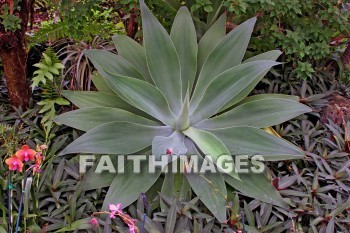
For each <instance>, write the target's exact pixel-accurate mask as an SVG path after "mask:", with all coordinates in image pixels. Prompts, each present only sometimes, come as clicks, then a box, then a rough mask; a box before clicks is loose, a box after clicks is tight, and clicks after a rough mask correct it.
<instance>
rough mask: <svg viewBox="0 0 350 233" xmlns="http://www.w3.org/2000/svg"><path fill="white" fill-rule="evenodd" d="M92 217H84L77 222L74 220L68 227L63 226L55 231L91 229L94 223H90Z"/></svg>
mask: <svg viewBox="0 0 350 233" xmlns="http://www.w3.org/2000/svg"><path fill="white" fill-rule="evenodd" d="M90 220H91V218H90V217H89V218H84V219H79V220H77V221H75V222H72V223H71V224H69V225H68V226H66V227H63V228H61V229H60V230H58V231H55V232H67V231H75V230H86V229H91V228H92V225H91V224H90V223H89V221H90Z"/></svg>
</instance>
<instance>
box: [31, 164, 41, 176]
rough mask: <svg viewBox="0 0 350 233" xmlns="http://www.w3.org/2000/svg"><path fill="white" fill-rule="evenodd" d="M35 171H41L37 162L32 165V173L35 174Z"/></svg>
mask: <svg viewBox="0 0 350 233" xmlns="http://www.w3.org/2000/svg"><path fill="white" fill-rule="evenodd" d="M36 172H38V173H41V172H42V170H41V169H40V165H39V164H37V163H36V164H34V167H33V174H35V173H36Z"/></svg>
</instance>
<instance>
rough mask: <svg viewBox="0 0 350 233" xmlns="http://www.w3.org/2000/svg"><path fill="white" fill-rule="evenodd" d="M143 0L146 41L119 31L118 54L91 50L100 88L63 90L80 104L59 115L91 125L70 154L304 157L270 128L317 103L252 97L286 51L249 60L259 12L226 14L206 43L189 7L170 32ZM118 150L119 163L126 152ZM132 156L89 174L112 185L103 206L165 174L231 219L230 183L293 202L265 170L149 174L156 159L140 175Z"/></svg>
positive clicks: (92, 181) (97, 184)
mask: <svg viewBox="0 0 350 233" xmlns="http://www.w3.org/2000/svg"><path fill="white" fill-rule="evenodd" d="M140 4H141V14H142V25H143V36H144V41H143V44H144V46H141V45H140V44H138V43H137V42H135V41H133V40H132V39H130V38H128V37H126V36H121V35H118V36H115V37H114V42H115V45H116V47H117V50H118V55H116V54H113V53H110V52H107V51H103V50H90V51H87V52H86V55H87V56H88V57H89V58H90V60H91V61H92V63H93V64H94V66H95V67H96V69H97V70H98V72H99V74H100V76H96V77H95V78H94V82H95V84H96V86H97V88H98V89H99V92H78V91H66V92H64V93H63V95H64V96H65V97H66V98H68V99H69V100H70V101H71V102H73V103H74V104H75V105H76V106H78V107H79V108H80V109H79V110H75V111H72V112H68V113H65V114H62V115H60V116H58V117H57V118H56V122H59V123H62V124H65V125H68V126H71V127H74V128H77V129H80V130H83V131H86V133H85V134H84V135H82V136H81V137H79V138H78V139H76V140H75V141H74V142H72V143H71V144H70V145H69V146H68V147H66V148H65V149H64V150H63V151H62V152H61V155H65V154H71V153H92V154H111V155H125V154H131V155H132V154H137V153H138V154H140V153H144V151H149V150H151V152H152V154H153V155H155V157H156V158H158V157H159V156H161V155H164V154H166V151H167V149H169V148H171V149H172V154H175V155H183V154H200V155H204V154H209V155H211V156H212V159H213V162H214V163H216V161H217V158H218V157H220V156H221V155H224V154H225V155H232V157H234V156H236V155H248V156H252V155H256V154H259V155H262V156H263V157H264V159H265V160H266V161H276V160H290V159H298V158H302V157H303V155H304V151H303V150H301V149H300V148H298V147H296V146H294V145H293V144H291V143H289V142H287V141H285V140H283V139H281V138H278V137H275V136H273V135H270V134H268V133H266V132H265V131H264V130H261V128H265V127H270V126H272V125H275V124H279V123H281V122H284V121H286V120H289V119H291V118H294V117H296V116H298V115H300V114H303V113H306V112H310V111H311V109H310V108H309V107H307V106H305V105H303V104H301V103H299V101H298V97H296V96H287V95H271V94H264V95H256V96H251V97H247V96H248V94H249V93H250V92H251V91H252V90H253V89H254V87H255V86H256V85H257V83H258V82H259V81H260V80H261V79H262V78H263V77H264V75H265V74H266V73H267V72H268V71H269V69H270V68H271V67H273V66H276V65H278V64H279V63H277V62H275V60H276V59H277V58H278V57H279V55H280V51H270V52H267V53H263V54H260V55H257V56H255V57H252V58H249V59H247V60H244V61H243V57H244V55H245V51H246V48H247V46H248V43H249V39H250V36H251V33H252V30H253V27H254V24H255V21H256V18H252V19H250V20H248V21H246V22H244V23H243V24H241V25H240V26H238V27H237V28H235V29H234V30H233V31H231V32H230V33H229V34H227V35H226V32H225V21H226V18H225V17H226V16H225V15H222V16H221V17H220V18H219V19H218V20H217V21H216V22H215V23H214V24H213V25H212V27H211V28H210V29H209V30H208V31H207V32H206V34H205V35H204V36H203V37H202V38H201V40H200V41H199V43H198V42H197V37H196V31H195V27H194V24H193V20H192V18H191V15H190V13H189V11H188V9H187V8H186V7H182V8H180V10H179V11H178V13H177V15H176V18H175V20H174V24H173V26H172V29H171V32H170V35H169V34H168V33H167V31H166V30H165V29H164V28H163V26H162V25H161V24H160V23H159V22H158V21H157V19H156V18H155V17H154V16H153V14H152V13H151V12H150V10H149V9H148V8H147V6H146V5H145V4H144V2H143V1H141V3H140ZM246 97H247V98H246ZM174 157H176V156H174ZM111 158H112V159H113V160H115V161H113V162H116V160H117V159H116V158H117V156H111ZM120 165H121V164H118V166H120ZM125 165H126V166H125V169H124V173H123V174H112V173H101V174H96V173H94V169H91V170H90V171H89V172H88V173H87V174H85V176H84V180H83V182H85V184H84V189H85V190H91V189H96V188H101V187H107V186H110V188H109V190H108V193H107V195H106V198H105V200H104V204H103V209H106V207H107V206H108V204H109V203H117V202H121V203H123V206H128V205H129V204H131V203H132V202H133V201H135V200H136V199H137V197H138V195H139V194H140V193H142V192H146V191H147V190H149V189H150V187H151V186H152V185H154V184H155V183H156V181H157V180H158V179H160V180H161V181H162V180H163V181H164V182H163V185H162V188H161V190H162V193H164V194H166V195H168V194H171V195H176V196H178V197H181V196H182V195H186V194H188V193H189V192H190V191H191V189H192V190H193V191H194V193H196V194H197V195H198V196H199V198H200V200H201V201H202V202H203V203H204V204H205V205H206V206H207V207H208V209H209V210H210V211H211V212H212V213H213V214H214V215H215V217H216V218H217V219H218V220H219V221H221V222H224V221H225V220H226V203H227V195H228V193H227V187H226V183H228V185H230V186H233V187H234V188H235V189H237V190H239V191H241V192H242V193H245V194H246V195H248V196H251V197H253V198H257V199H260V200H262V201H264V202H268V203H272V204H274V205H277V206H281V207H286V204H285V202H284V201H283V199H282V198H281V196H280V195H279V193H278V192H277V191H276V189H275V188H274V187H273V185H272V184H271V182H270V181H269V180H268V179H267V178H266V177H265V176H264V175H263V174H255V173H252V172H249V173H247V174H237V173H236V172H235V171H232V172H231V173H229V174H224V173H217V174H214V173H204V174H195V173H191V172H189V173H186V174H184V175H182V174H172V173H166V174H165V175H164V178H163V177H162V176H161V171H160V170H156V172H155V173H154V174H149V172H148V162H147V163H142V164H141V166H142V169H141V173H139V174H134V173H133V171H132V167H133V165H132V163H125ZM216 165H217V166H218V167H219V168H220V164H219V163H217V164H216ZM157 183H158V182H157ZM190 188H191V189H190Z"/></svg>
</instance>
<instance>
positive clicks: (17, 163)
mask: <svg viewBox="0 0 350 233" xmlns="http://www.w3.org/2000/svg"><path fill="white" fill-rule="evenodd" d="M5 163H6V164H7V165H8V166H9V169H10V170H11V171H16V170H18V171H20V172H22V169H23V165H24V164H23V163H22V160H21V159H19V158H18V157H17V156H15V155H13V156H12V157H11V158H8V159H6V160H5Z"/></svg>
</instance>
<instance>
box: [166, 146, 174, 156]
mask: <svg viewBox="0 0 350 233" xmlns="http://www.w3.org/2000/svg"><path fill="white" fill-rule="evenodd" d="M165 153H166V155H172V154H173V153H174V152H173V148H167V149H166V150H165Z"/></svg>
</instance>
